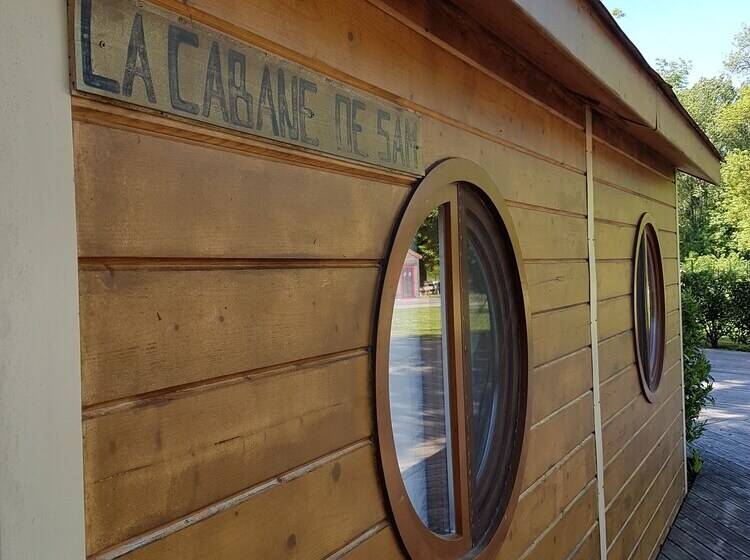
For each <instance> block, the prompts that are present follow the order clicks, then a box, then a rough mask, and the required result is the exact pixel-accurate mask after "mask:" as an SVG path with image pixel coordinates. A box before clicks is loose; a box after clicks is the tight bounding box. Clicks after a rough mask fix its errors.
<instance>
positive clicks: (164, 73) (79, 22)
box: [74, 0, 424, 174]
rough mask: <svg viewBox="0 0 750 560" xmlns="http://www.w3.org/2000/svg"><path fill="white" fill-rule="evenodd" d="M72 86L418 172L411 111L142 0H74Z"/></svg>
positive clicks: (417, 128)
mask: <svg viewBox="0 0 750 560" xmlns="http://www.w3.org/2000/svg"><path fill="white" fill-rule="evenodd" d="M74 21H75V25H74V41H75V64H76V68H75V77H74V85H75V88H76V89H78V90H80V91H84V92H88V93H93V94H97V95H103V96H106V97H110V98H113V99H118V100H120V101H126V102H128V103H134V104H136V105H140V106H143V107H150V108H152V109H156V110H159V111H164V112H167V113H172V114H175V115H180V116H182V117H187V118H190V119H195V120H198V121H203V122H207V123H211V124H213V125H218V126H222V127H226V128H231V129H233V130H236V131H240V132H245V133H248V134H253V135H257V136H262V137H265V138H271V139H274V140H279V141H282V142H288V143H290V144H294V145H297V146H303V147H305V148H309V149H314V150H319V151H322V152H326V153H328V154H334V155H337V156H340V157H344V158H349V159H354V160H358V161H363V162H368V163H372V164H376V165H380V166H384V167H388V168H391V169H397V170H401V171H408V172H411V173H415V174H422V173H423V171H424V170H423V163H422V158H421V154H420V141H421V121H420V117H419V116H418V115H417V114H416V113H414V112H411V111H406V110H404V109H401V108H400V107H397V106H395V105H393V104H390V103H387V102H384V101H383V100H381V99H377V98H375V97H374V96H372V95H369V94H366V93H364V92H361V91H357V90H355V89H353V88H350V87H347V86H345V85H343V84H340V83H337V82H335V81H334V80H331V79H329V78H327V77H325V76H323V75H321V74H319V73H316V72H313V71H311V70H309V69H306V68H304V67H302V66H300V65H298V64H294V63H292V62H289V61H287V60H284V59H282V58H280V57H278V56H275V55H272V54H269V53H267V52H265V51H263V50H261V49H258V48H256V47H253V46H250V45H247V44H244V43H241V42H239V41H237V40H235V39H232V38H230V37H228V36H227V35H225V34H221V33H219V32H217V31H214V30H212V29H211V28H209V27H206V26H204V25H200V24H197V23H194V22H190V21H187V20H186V19H184V18H181V17H179V16H178V15H177V14H174V13H171V12H168V11H166V10H163V9H161V8H158V7H157V6H153V5H149V4H147V3H145V2H142V1H140V0H76V2H75V14H74Z"/></svg>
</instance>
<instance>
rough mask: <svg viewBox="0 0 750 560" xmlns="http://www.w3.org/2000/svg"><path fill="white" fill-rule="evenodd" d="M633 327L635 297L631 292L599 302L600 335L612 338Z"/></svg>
mask: <svg viewBox="0 0 750 560" xmlns="http://www.w3.org/2000/svg"><path fill="white" fill-rule="evenodd" d="M632 328H633V298H632V297H631V296H630V294H628V295H625V296H621V297H617V298H613V299H608V300H606V301H600V302H599V337H600V339H605V338H610V337H612V336H614V335H616V334H619V333H621V332H623V331H625V330H628V329H632Z"/></svg>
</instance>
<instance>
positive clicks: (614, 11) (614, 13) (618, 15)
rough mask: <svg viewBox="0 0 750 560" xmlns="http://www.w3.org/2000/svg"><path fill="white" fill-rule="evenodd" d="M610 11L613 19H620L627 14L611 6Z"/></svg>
mask: <svg viewBox="0 0 750 560" xmlns="http://www.w3.org/2000/svg"><path fill="white" fill-rule="evenodd" d="M610 13H611V14H612V17H613V18H615V19H622V18H624V17H625V16H626V15H627V14H626V13H625V12H623V11H622V10H621V9H620V8H612V10H611V12H610Z"/></svg>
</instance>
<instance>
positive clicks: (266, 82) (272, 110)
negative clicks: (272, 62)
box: [256, 64, 279, 136]
mask: <svg viewBox="0 0 750 560" xmlns="http://www.w3.org/2000/svg"><path fill="white" fill-rule="evenodd" d="M264 110H265V111H267V112H268V114H269V115H270V117H271V128H272V129H273V135H274V136H278V135H279V121H278V119H277V118H276V107H275V106H274V103H273V90H272V89H271V71H270V70H269V68H268V64H264V65H263V78H262V79H261V82H260V95H259V96H258V118H257V119H256V120H257V127H258V130H263V111H264Z"/></svg>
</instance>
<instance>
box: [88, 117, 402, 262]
mask: <svg viewBox="0 0 750 560" xmlns="http://www.w3.org/2000/svg"><path fill="white" fill-rule="evenodd" d="M74 140H75V154H76V213H77V219H78V250H79V255H80V256H82V257H211V258H339V259H353V258H356V259H380V258H382V256H383V254H384V253H385V251H386V246H387V243H388V240H389V237H390V234H391V227H392V224H393V222H394V220H395V219H396V217H397V215H398V212H399V211H400V209H401V206H402V204H403V203H404V200H405V198H406V196H407V194H408V191H407V189H404V188H403V187H402V186H392V185H387V184H383V183H379V182H374V181H368V180H365V179H357V178H353V177H351V176H346V175H341V174H336V173H328V172H324V171H320V170H316V169H312V168H309V167H300V166H294V165H290V164H286V163H280V162H274V161H271V160H267V159H259V158H256V157H252V156H246V155H242V154H237V153H232V152H226V151H221V150H216V149H213V148H210V147H205V146H196V145H191V144H187V143H184V142H178V141H173V140H168V139H165V138H159V137H154V136H150V135H145V134H138V133H134V132H127V131H122V130H115V129H111V128H107V127H103V126H96V125H90V124H85V123H76V125H75V126H74ZM343 231H346V232H347V235H341V232H343Z"/></svg>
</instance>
